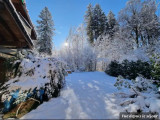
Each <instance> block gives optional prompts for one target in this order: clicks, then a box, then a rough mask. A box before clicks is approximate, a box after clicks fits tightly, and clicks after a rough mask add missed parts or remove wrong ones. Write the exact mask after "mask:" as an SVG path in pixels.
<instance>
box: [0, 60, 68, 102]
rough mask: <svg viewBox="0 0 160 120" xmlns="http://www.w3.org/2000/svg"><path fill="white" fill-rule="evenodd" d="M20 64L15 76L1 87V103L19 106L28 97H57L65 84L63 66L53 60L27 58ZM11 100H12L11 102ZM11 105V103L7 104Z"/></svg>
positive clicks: (41, 98) (39, 98)
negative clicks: (2, 88)
mask: <svg viewBox="0 0 160 120" xmlns="http://www.w3.org/2000/svg"><path fill="white" fill-rule="evenodd" d="M18 62H20V65H19V68H18V71H17V73H18V74H17V76H16V77H15V78H14V79H11V80H9V81H8V82H7V83H5V84H4V85H3V87H4V88H5V89H4V90H2V91H1V93H3V95H2V98H1V101H2V102H4V101H5V102H6V101H7V102H15V104H19V103H20V102H23V101H25V100H26V99H27V98H29V97H34V98H35V99H38V100H40V101H41V102H42V101H44V100H49V99H50V98H52V97H57V96H58V95H59V91H60V89H61V88H62V87H63V86H64V83H65V74H66V72H65V65H64V64H63V63H62V62H59V61H58V60H56V59H55V58H39V57H29V58H25V59H22V60H21V61H16V63H18ZM11 98H14V100H12V101H11ZM8 104H11V103H8Z"/></svg>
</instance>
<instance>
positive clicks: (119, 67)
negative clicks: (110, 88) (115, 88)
mask: <svg viewBox="0 0 160 120" xmlns="http://www.w3.org/2000/svg"><path fill="white" fill-rule="evenodd" d="M151 70H152V69H151V65H150V64H149V63H148V62H142V61H140V60H138V61H136V62H134V61H131V62H130V61H128V60H124V61H123V62H122V63H121V64H120V63H119V62H117V61H112V62H111V63H110V64H109V67H108V68H107V69H106V71H105V72H106V73H107V74H109V75H111V76H115V77H118V76H119V75H121V76H123V77H124V78H127V79H135V78H136V77H138V76H139V75H142V76H144V77H145V78H148V79H150V78H151Z"/></svg>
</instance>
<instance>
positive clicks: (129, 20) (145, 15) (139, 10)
mask: <svg viewBox="0 0 160 120" xmlns="http://www.w3.org/2000/svg"><path fill="white" fill-rule="evenodd" d="M157 6H158V5H157V4H156V2H155V0H144V1H141V0H129V1H128V2H127V4H126V7H125V8H124V9H122V10H121V11H120V13H119V21H120V25H121V28H122V29H123V31H124V32H127V33H128V34H129V35H130V37H132V38H133V39H135V42H136V44H137V47H141V46H143V45H148V44H153V43H154V42H155V41H157V40H158V39H159V36H160V33H159V31H160V21H159V19H158V16H157V14H156V12H157Z"/></svg>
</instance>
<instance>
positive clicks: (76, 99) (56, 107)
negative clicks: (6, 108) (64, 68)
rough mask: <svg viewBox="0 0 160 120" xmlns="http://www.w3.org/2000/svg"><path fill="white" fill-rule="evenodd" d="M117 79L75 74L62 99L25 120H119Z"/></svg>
mask: <svg viewBox="0 0 160 120" xmlns="http://www.w3.org/2000/svg"><path fill="white" fill-rule="evenodd" d="M115 82H116V78H115V77H111V76H108V75H106V74H105V73H104V72H83V73H72V74H69V75H68V76H67V77H66V87H65V88H64V89H63V90H62V92H61V95H60V97H58V98H53V99H51V100H50V101H49V102H45V103H43V104H42V105H40V106H39V107H38V108H37V109H36V110H33V111H31V112H30V113H28V114H27V115H25V116H23V117H22V119H53V118H54V119H93V118H94V119H104V118H105V119H107V118H108V119H109V118H110V119H111V118H118V117H119V112H120V111H119V110H118V109H117V107H116V105H115V104H112V102H114V101H115V100H114V99H112V98H111V97H110V96H111V94H112V93H114V92H117V89H116V87H114V83H115Z"/></svg>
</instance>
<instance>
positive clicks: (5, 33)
mask: <svg viewBox="0 0 160 120" xmlns="http://www.w3.org/2000/svg"><path fill="white" fill-rule="evenodd" d="M36 39H37V35H36V32H35V29H34V26H33V24H32V22H31V20H30V17H29V14H28V10H27V8H26V3H25V0H0V67H1V64H2V62H3V61H5V59H6V58H8V57H11V56H14V55H15V54H16V52H17V50H21V49H32V48H33V46H34V44H33V40H36ZM2 58H3V59H2ZM2 71H3V69H2V68H1V69H0V75H1V73H2ZM0 81H1V76H0Z"/></svg>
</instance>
